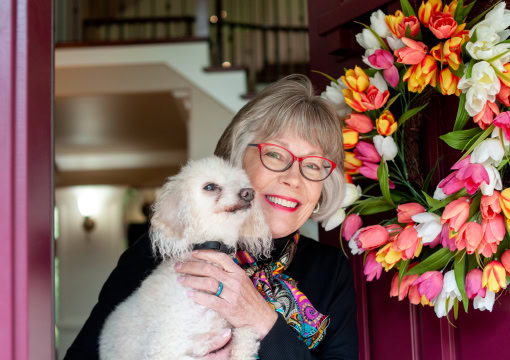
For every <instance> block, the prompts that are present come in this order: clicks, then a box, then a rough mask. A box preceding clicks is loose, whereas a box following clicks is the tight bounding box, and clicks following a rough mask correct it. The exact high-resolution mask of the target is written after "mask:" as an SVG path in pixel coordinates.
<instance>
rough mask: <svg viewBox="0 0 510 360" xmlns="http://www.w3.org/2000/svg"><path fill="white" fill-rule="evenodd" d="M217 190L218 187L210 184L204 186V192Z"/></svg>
mask: <svg viewBox="0 0 510 360" xmlns="http://www.w3.org/2000/svg"><path fill="white" fill-rule="evenodd" d="M217 188H218V185H216V184H213V183H210V184H207V185H206V186H204V190H205V191H214V190H216V189H217Z"/></svg>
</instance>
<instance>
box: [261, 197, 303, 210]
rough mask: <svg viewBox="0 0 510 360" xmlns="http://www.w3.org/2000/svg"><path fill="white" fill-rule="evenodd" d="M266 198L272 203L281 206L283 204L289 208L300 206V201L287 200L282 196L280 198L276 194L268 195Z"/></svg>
mask: <svg viewBox="0 0 510 360" xmlns="http://www.w3.org/2000/svg"><path fill="white" fill-rule="evenodd" d="M266 199H267V201H269V202H270V203H273V204H276V205H280V206H283V207H284V208H288V209H295V208H297V207H298V206H299V203H298V202H295V201H290V200H285V199H282V198H279V197H276V196H271V195H266Z"/></svg>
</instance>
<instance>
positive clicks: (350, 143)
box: [342, 128, 359, 150]
mask: <svg viewBox="0 0 510 360" xmlns="http://www.w3.org/2000/svg"><path fill="white" fill-rule="evenodd" d="M342 135H343V138H344V149H346V150H348V149H352V148H353V147H355V146H356V144H357V143H358V141H359V133H358V132H357V131H356V130H354V129H349V128H345V129H342Z"/></svg>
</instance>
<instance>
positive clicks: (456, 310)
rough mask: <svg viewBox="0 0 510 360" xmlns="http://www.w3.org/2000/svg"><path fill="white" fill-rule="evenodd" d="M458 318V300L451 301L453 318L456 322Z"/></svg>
mask: <svg viewBox="0 0 510 360" xmlns="http://www.w3.org/2000/svg"><path fill="white" fill-rule="evenodd" d="M458 317H459V299H457V298H454V299H453V318H454V319H455V320H457V318H458Z"/></svg>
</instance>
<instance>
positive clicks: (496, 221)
mask: <svg viewBox="0 0 510 360" xmlns="http://www.w3.org/2000/svg"><path fill="white" fill-rule="evenodd" d="M482 231H483V238H484V239H485V241H486V242H487V243H489V244H494V243H496V244H499V243H500V241H501V240H503V238H504V237H505V233H506V229H505V219H504V218H503V216H502V215H501V214H496V216H494V218H492V219H482Z"/></svg>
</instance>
